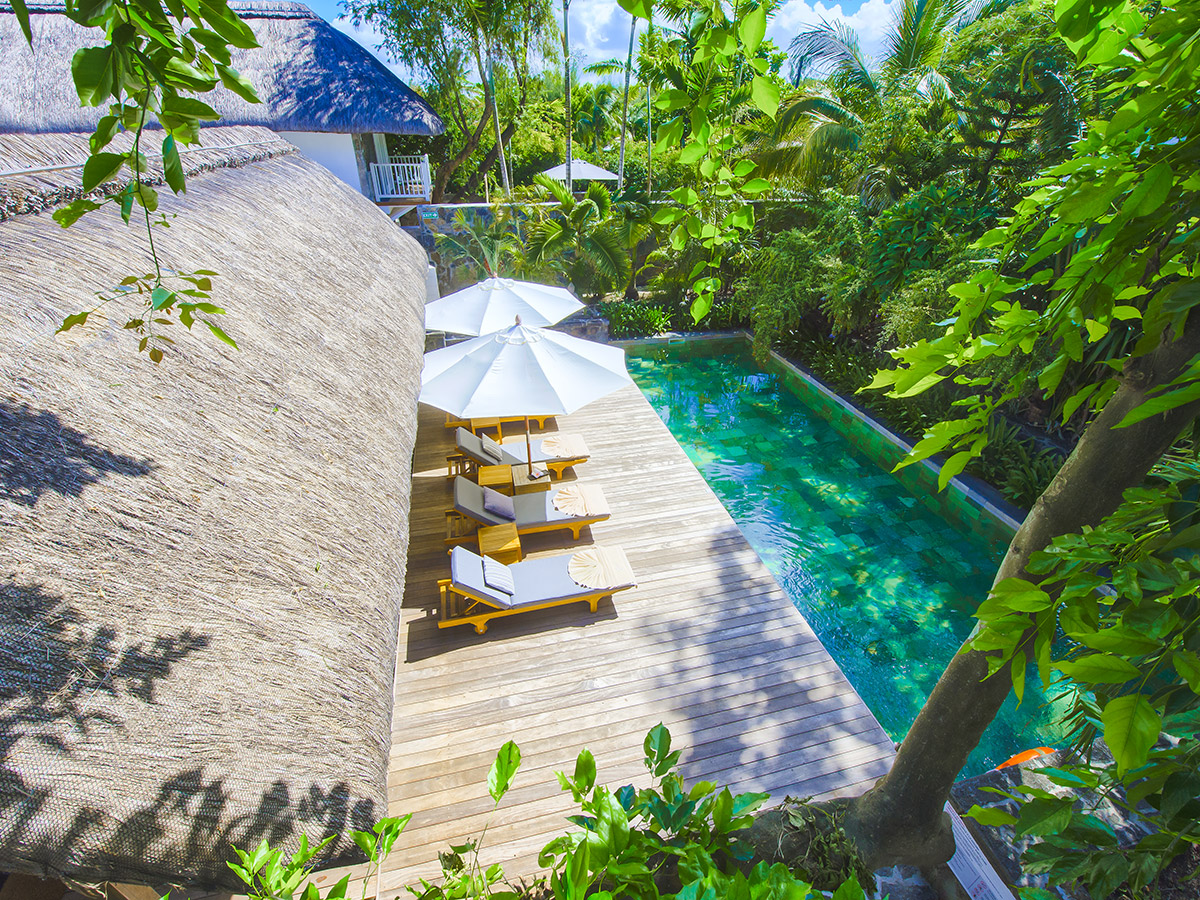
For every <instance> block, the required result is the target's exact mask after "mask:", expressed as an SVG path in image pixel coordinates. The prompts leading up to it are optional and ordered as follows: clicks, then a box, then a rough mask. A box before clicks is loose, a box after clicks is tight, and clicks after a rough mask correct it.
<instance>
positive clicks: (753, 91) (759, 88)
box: [750, 75, 779, 119]
mask: <svg viewBox="0 0 1200 900" xmlns="http://www.w3.org/2000/svg"><path fill="white" fill-rule="evenodd" d="M750 99H751V100H752V101H753V102H754V105H755V106H757V107H758V108H759V109H761V110H762V111H763V112H764V113H766V114H767V115H768V116H770V117H771V118H772V119H774V118H775V116H776V114H777V113H778V112H779V85H778V84H776V83H775V82H774V81H772V80H771V79H770V78H766V77H765V76H763V75H755V76H754V80H753V81H751V82H750Z"/></svg>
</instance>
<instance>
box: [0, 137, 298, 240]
mask: <svg viewBox="0 0 1200 900" xmlns="http://www.w3.org/2000/svg"><path fill="white" fill-rule="evenodd" d="M155 143H156V142H151V147H152V148H153V145H154V144H155ZM132 146H133V137H132V135H130V134H129V133H128V132H125V133H123V134H118V135H117V136H116V137H115V138H113V142H112V149H113V150H114V151H125V150H129V149H130V148H131V147H132ZM90 152H91V151H90V150H89V149H88V136H87V135H86V134H78V133H76V134H0V172H10V173H13V174H11V175H6V176H4V177H3V178H0V220H4V219H8V218H11V217H13V216H19V215H23V214H25V213H31V212H41V211H42V210H46V209H50V208H51V207H54V206H57V205H59V204H61V203H69V202H70V201H71V200H74V199H75V198H76V197H80V196H82V195H83V190H82V185H81V183H80V175H81V174H82V172H83V164H84V163H85V162H86V161H87V158H88V155H89V153H90ZM295 152H296V148H295V147H294V146H292V145H291V144H290V143H288V142H287V141H285V140H284V139H283V138H281V137H279V135H277V134H275V132H273V131H271V130H270V129H269V128H259V127H251V126H232V127H221V126H209V127H208V128H205V129H203V131H202V142H201V143H200V144H197V145H194V146H192V147H185V148H184V149H183V151H182V153H181V161H182V162H183V169H184V172H186V173H187V175H188V177H189V178H190V177H191V176H193V175H197V174H199V173H201V172H209V171H212V170H213V169H220V168H226V167H230V166H243V165H246V164H247V163H250V162H254V161H256V160H260V159H269V158H270V157H272V156H279V155H281V154H284V153H295ZM146 156H147V158H148V160H149V163H150V171H149V172H148V173H146V176H145V177H146V180H147V181H148V182H149V183H151V184H154V185H159V184H162V183H163V178H162V156H161V155H159V154H157V153H156V152H155V149H150V150H149V151H148V152H146ZM27 170H32V171H27ZM127 172H128V170H122V173H123V174H125V173H127ZM106 192H107V193H111V188H109V187H108V186H106V185H101V186H100V187H99V188H97V190H96V195H97V196H100V195H103V194H104V193H106Z"/></svg>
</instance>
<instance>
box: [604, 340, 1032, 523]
mask: <svg viewBox="0 0 1200 900" xmlns="http://www.w3.org/2000/svg"><path fill="white" fill-rule="evenodd" d="M722 338H724V339H728V338H744V339H746V340H752V337H751V335H750V334H749V333H748V332H746V331H744V330H742V329H738V330H736V331H707V332H700V333H697V334H677V333H672V334H666V335H661V336H656V337H646V338H628V339H623V340H613V341H610V343H611V344H613V345H614V346H618V347H627V346H639V345H653V344H680V343H685V342H687V341H693V340H700V341H705V340H719V339H722ZM770 353H771V358H772V359H773V360H774V361H775V362H777V363H778V364H780V365H781V366H783V367H784V368H785V369H787V370H788V371H790V372H792V373H793V374H795V375H796V376H797V377H798V378H800V379H801V380H803V381H804V382H805V383H807V384H808V385H809V386H810V387H812V388H813V389H814V390H816V391H817V392H818V393H820V394H822V395H823V396H825V397H826V398H827V399H828V400H831V401H832V402H834V403H836V404H837V405H838V406H839V407H841V408H842V409H843V410H844V411H845V412H846V413H848V414H849V415H851V416H853V417H854V418H855V419H857V420H858V421H860V422H863V423H864V424H866V425H867V426H869V427H870V428H871V429H873V430H874V431H875V432H876V433H877V434H878V435H879V436H880V437H882V438H883V439H884V440H886V441H888V442H889V443H891V444H892V445H894V446H895V447H896V448H897V449H899V450H901V451H902V452H903V453H904V455H905V456H907V455H908V454H909V453H911V452H912V449H913V444H911V443H909V442H908V441H907V440H905V439H904V438H902V437H901V436H900V435H898V434H896V433H895V432H894V431H892V430H891V429H890V428H888V427H887V426H885V425H883V424H882V423H881V422H879V421H878V420H877V419H875V418H873V417H872V416H870V415H869V414H867V413H866V412H865V411H864V410H861V409H859V408H858V407H857V406H855V405H854V404H853V403H851V402H850V401H848V400H847V399H846V398H845V397H843V396H842V395H841V394H839V393H838V392H837V391H835V390H833V389H832V388H830V387H829V386H828V385H827V384H825V382H823V381H821V380H820V379H819V378H817V377H816V376H815V375H813V374H811V373H809V372H806V371H804V369H801V368H800V367H799V366H797V365H796V364H795V363H793V362H791V361H790V360H788V359H785V358H784V357H783V356H782V355H781V354H780V353H778V352H777V351H775V350H771V351H770ZM914 465H921V466H925V467H926V468H927V469H928V470H929V472H931V473H932V474H933V475H934V476H936V477H938V478H940V477H941V471H942V467H941V465H940V464H938V463H936V462H934V461H932V460H929V459H923V460H921V461H920V462H919V463H915V464H914ZM947 487H949V488H953V489H954V490H955V491H957V492H958V493H959V494H960V495H961V496H962V497H963V498H964V499H965V500H967V501H968V502H969V503H971V504H972V505H974V506H976V507H978V508H979V509H981V510H983V511H984V512H985V513H987V514H988V515H989V516H991V517H992V518H993V519H995V520H996V521H997V522H998V523H1000V524H1001V525H1003V526H1004V527H1005V528H1007V529H1009V530H1010V531H1011V532H1012V533H1013V534H1016V532H1017V530H1018V529H1019V528H1020V527H1021V523H1020V522H1018V521H1017V520H1016V519H1015V518H1013V517H1012V516H1010V515H1009V514H1008V513H1006V512H1005V511H1004V510H1002V509H1000V508H999V507H997V506H996V504H994V503H993V502H992V501H991V500H989V499H988V498H987V497H986V496H984V495H983V494H982V493H981V492H980V491H978V490H976V489H975V488H973V487H971V486H970V485H969V484H967V483H966V482H964V481H963V480H962V479H961V478H959V477H958V476H957V475H955V476H954V477H953V478H951V479H950V482H949V484H948V485H947Z"/></svg>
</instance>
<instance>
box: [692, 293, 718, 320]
mask: <svg viewBox="0 0 1200 900" xmlns="http://www.w3.org/2000/svg"><path fill="white" fill-rule="evenodd" d="M712 305H713V295H712V294H709V293H704V294H701V295H700V296H698V297H697V298H696V299H695V300H693V301H692V309H691V313H692V321H693V322H695V323H696V324H697V325H699V324H700V320H701V319H703V318H704V317H705V316H707V315H708V314H709V311H711V310H712Z"/></svg>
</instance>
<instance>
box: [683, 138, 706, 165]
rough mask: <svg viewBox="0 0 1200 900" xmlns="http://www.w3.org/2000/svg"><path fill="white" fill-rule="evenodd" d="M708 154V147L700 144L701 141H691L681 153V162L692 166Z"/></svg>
mask: <svg viewBox="0 0 1200 900" xmlns="http://www.w3.org/2000/svg"><path fill="white" fill-rule="evenodd" d="M707 153H708V145H706V144H702V143H700V141H689V142H688V143H687V144H686V145H685V146H684V148H683V149H682V150H680V151H679V161H680V162H681V163H682V164H683V165H685V166H690V165H692V164H693V163H696V162H699V161H700V160H701V159H703V158H704V156H705V154H707Z"/></svg>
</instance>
